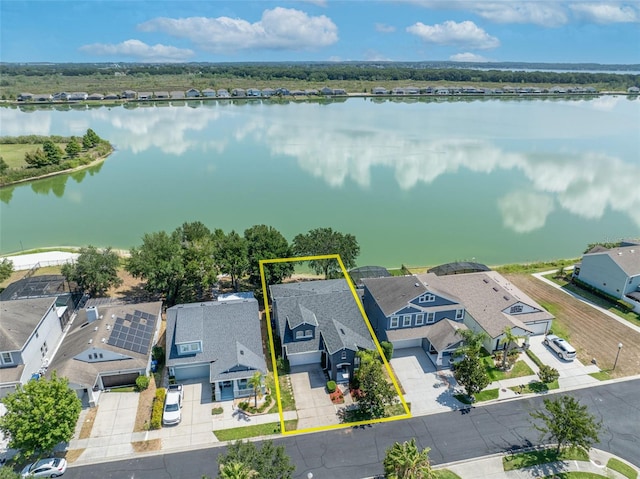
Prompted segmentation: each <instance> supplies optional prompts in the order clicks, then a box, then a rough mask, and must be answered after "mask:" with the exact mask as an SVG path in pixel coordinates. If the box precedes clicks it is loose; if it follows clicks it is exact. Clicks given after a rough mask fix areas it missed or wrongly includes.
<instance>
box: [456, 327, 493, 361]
mask: <svg viewBox="0 0 640 479" xmlns="http://www.w3.org/2000/svg"><path fill="white" fill-rule="evenodd" d="M456 334H459V335H460V336H462V339H463V344H462V346H460V347H459V348H458V349H456V350H455V351H454V353H453V354H454V356H475V357H478V356H480V350H481V349H482V343H483V342H484V340H485V339H487V333H485V332H484V331H481V332H479V333H476V332H475V331H472V330H471V329H457V330H456Z"/></svg>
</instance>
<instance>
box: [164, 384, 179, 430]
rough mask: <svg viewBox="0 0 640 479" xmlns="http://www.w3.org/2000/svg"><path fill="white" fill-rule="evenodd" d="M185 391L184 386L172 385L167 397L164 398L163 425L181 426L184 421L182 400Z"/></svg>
mask: <svg viewBox="0 0 640 479" xmlns="http://www.w3.org/2000/svg"><path fill="white" fill-rule="evenodd" d="M183 398H184V390H183V389H182V384H170V385H169V388H168V389H167V395H166V396H165V398H164V412H163V413H162V424H164V425H165V426H172V425H175V424H180V421H182V399H183Z"/></svg>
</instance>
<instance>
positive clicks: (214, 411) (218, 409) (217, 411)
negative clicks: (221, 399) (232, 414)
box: [211, 407, 224, 416]
mask: <svg viewBox="0 0 640 479" xmlns="http://www.w3.org/2000/svg"><path fill="white" fill-rule="evenodd" d="M223 412H224V409H222V408H221V407H214V408H212V409H211V415H212V416H216V415H218V414H222V413H223Z"/></svg>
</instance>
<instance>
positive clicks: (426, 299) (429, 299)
mask: <svg viewBox="0 0 640 479" xmlns="http://www.w3.org/2000/svg"><path fill="white" fill-rule="evenodd" d="M435 300H436V297H435V296H434V295H433V294H431V293H425V294H423V295H422V296H420V298H418V302H420V303H433V302H434V301H435Z"/></svg>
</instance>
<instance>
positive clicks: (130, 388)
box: [109, 386, 136, 393]
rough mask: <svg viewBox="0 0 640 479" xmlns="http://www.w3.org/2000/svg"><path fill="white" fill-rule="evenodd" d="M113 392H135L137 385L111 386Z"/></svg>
mask: <svg viewBox="0 0 640 479" xmlns="http://www.w3.org/2000/svg"><path fill="white" fill-rule="evenodd" d="M109 391H111V392H112V393H133V392H135V391H136V388H135V386H120V387H117V388H110V389H109Z"/></svg>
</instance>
